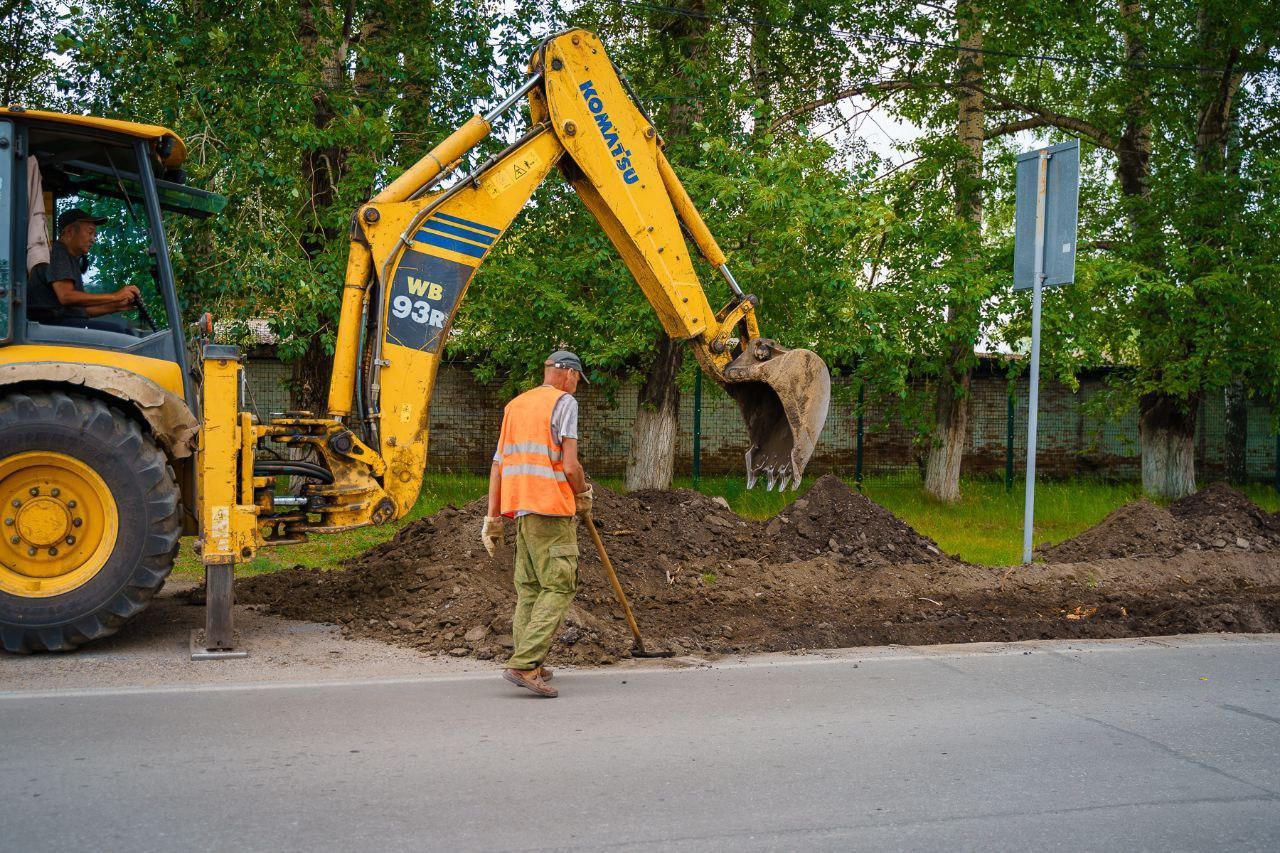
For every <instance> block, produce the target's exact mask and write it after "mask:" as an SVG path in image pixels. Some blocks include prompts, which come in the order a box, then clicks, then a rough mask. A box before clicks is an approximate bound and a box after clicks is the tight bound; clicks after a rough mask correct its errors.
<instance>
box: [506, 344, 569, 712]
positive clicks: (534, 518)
mask: <svg viewBox="0 0 1280 853" xmlns="http://www.w3.org/2000/svg"><path fill="white" fill-rule="evenodd" d="M579 380H582V381H584V382H585V381H587V378H586V375H585V373H584V371H583V367H582V360H581V359H579V358H578V357H577V356H576V355H574V354H573V353H571V352H567V351H565V350H558V351H556V352H553V353H552V354H551V355H550V356H548V357H547V360H546V362H544V364H543V370H542V384H541V385H539V386H538V387H537V388H534V389H532V390H529V391H526V392H524V393H523V394H521V395H520V396H518V397H516V398H515V399H514V400H512V401H511V402H510V403H508V404H507V407H506V409H505V410H504V411H503V414H502V430H501V432H500V433H499V435H498V450H497V453H495V454H494V457H493V465H492V466H491V467H490V470H489V512H488V515H487V516H486V517H485V520H484V527H483V529H482V530H481V540H482V541H483V542H484V547H485V550H486V551H488V552H489V556H490V557H492V556H493V555H494V553H495V552H496V551H497V549H498V547H499V546H500V545H501V544H502V534H503V526H504V523H505V520H506V519H508V518H510V519H514V521H515V525H516V562H515V586H516V609H515V615H514V616H513V617H512V619H511V635H512V641H513V643H514V646H513V648H512V650H511V657H510V659H509V660H508V661H507V668H506V670H505V671H503V673H502V677H503V678H505V679H506V680H507V681H510V682H511V683H512V684H514V685H516V686H517V687H523V688H524V689H526V690H530V691H532V692H533V693H536V694H537V695H539V696H545V697H548V698H553V697H555V696H558V695H559V692H558V691H557V690H556V689H555V688H554V687H552V686H550V685H549V684H547V681H548V680H550V678H551V670H549V669H547V668H546V667H545V666H543V665H542V662H543V660H544V659H545V658H546V656H547V652H548V651H550V649H551V643H552V641H553V640H554V639H555V637H556V632H557V631H559V630H560V625H561V623H563V622H564V617H565V614H566V613H568V611H569V605H570V604H572V603H573V596H574V594H575V593H577V591H578V517H579V516H582V517H585V516H588V515H590V513H591V499H592V491H591V487H590V486H588V485H587V475H586V473H585V472H584V471H583V470H582V464H581V463H580V462H579V461H578V401H577V400H576V399H575V398H574V396H573V392H574V391H576V390H577V388H578V381H579Z"/></svg>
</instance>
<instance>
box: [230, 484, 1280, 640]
mask: <svg viewBox="0 0 1280 853" xmlns="http://www.w3.org/2000/svg"><path fill="white" fill-rule="evenodd" d="M1156 509H1158V508H1155V507H1151V508H1150V510H1147V509H1139V510H1132V511H1131V513H1130V515H1131V516H1132V517H1131V518H1130V516H1128V515H1126V516H1121V517H1122V518H1128V519H1129V521H1128V522H1126V523H1128V524H1129V526H1130V527H1131V528H1132V529H1133V530H1134V531H1138V530H1141V528H1142V524H1143V523H1144V522H1143V518H1144V516H1142V515H1141V513H1144V512H1145V513H1147V515H1146V516H1145V518H1146V519H1147V521H1148V522H1149V521H1150V519H1151V518H1153V517H1155V516H1154V515H1153V514H1152V513H1151V510H1156ZM1196 511H1197V512H1200V510H1196ZM484 512H485V501H484V500H483V499H481V500H477V501H474V502H472V503H470V504H467V505H466V506H464V507H461V508H456V507H447V508H445V509H443V510H441V511H440V512H438V513H436V514H435V515H433V516H430V517H428V518H423V519H419V520H418V521H415V522H413V523H411V524H408V525H406V526H405V527H404V528H402V529H401V530H400V531H399V532H398V533H397V534H396V536H395V537H394V538H393V539H391V540H390V541H388V542H386V543H384V544H382V545H379V546H377V547H375V548H372V549H370V550H369V551H367V552H365V553H364V554H363V555H361V556H360V557H357V558H355V559H354V560H351V561H349V562H348V563H347V567H346V570H345V571H324V570H319V569H307V568H303V567H297V568H295V569H292V570H287V571H281V572H275V573H273V574H269V575H259V576H256V577H250V578H246V579H243V580H241V581H240V582H238V583H237V597H238V599H239V600H240V601H241V602H243V603H245V604H251V605H257V606H259V607H261V608H263V609H265V610H268V611H270V612H274V613H277V614H280V615H282V616H286V617H290V618H295V619H303V620H308V621H317V622H332V623H337V624H340V625H341V626H342V628H343V633H344V634H345V635H348V636H357V637H368V638H373V639H380V640H385V641H388V642H393V643H396V644H398V645H404V646H409V647H412V648H416V649H420V650H422V651H424V652H431V653H437V654H449V655H453V656H457V657H462V656H473V657H476V658H479V659H481V660H489V659H493V658H497V659H499V660H501V659H503V658H505V656H506V655H507V654H508V653H509V650H510V648H511V622H510V619H511V610H512V606H513V604H514V601H515V594H514V590H513V589H512V579H511V562H512V557H513V550H514V548H513V540H514V525H508V526H507V530H508V535H507V543H506V548H505V550H504V551H500V552H499V554H498V555H497V557H496V558H495V559H490V558H489V557H488V555H487V554H486V553H485V551H484V548H483V547H482V546H481V544H480V526H481V520H482V518H483V516H484ZM1161 512H1163V511H1161ZM1204 512H1205V514H1206V517H1216V516H1214V515H1213V513H1210V512H1208V511H1207V510H1206V511H1204ZM595 515H596V521H597V526H598V527H599V528H600V531H601V536H602V538H603V539H604V542H605V545H606V547H607V548H608V550H609V553H610V556H611V557H612V559H613V563H614V565H615V567H616V569H617V571H618V574H619V577H620V579H621V581H622V585H623V587H624V588H625V589H626V591H627V595H628V597H629V598H630V599H631V604H632V607H633V609H634V610H635V615H636V619H637V621H638V622H639V624H640V628H641V630H642V631H643V632H644V635H645V639H646V641H647V644H648V645H649V646H650V647H652V648H655V649H662V648H665V649H671V650H673V651H675V652H677V653H678V654H688V653H699V654H713V655H716V654H728V653H735V652H754V651H786V650H794V649H802V648H832V647H840V646H857V645H869V644H884V643H911V644H915V643H946V642H968V641H977V640H1014V639H1037V638H1050V637H1112V636H1141V635H1143V634H1151V633H1169V632H1170V631H1171V630H1178V631H1180V630H1275V629H1277V628H1280V555H1269V554H1255V553H1243V552H1241V551H1240V550H1239V549H1238V548H1237V549H1235V550H1233V549H1231V548H1226V549H1224V550H1223V551H1222V552H1214V553H1203V552H1196V553H1184V554H1181V555H1178V556H1175V557H1172V558H1152V559H1146V560H1143V559H1125V560H1097V561H1095V562H1092V563H1089V562H1083V563H1082V562H1075V563H1071V564H1052V565H1043V564H1040V565H1037V566H1034V567H1030V568H1022V569H1009V570H1007V571H1006V570H1001V569H993V568H987V567H982V566H971V565H967V564H964V563H961V562H958V561H955V560H952V559H950V558H948V557H946V556H945V555H943V554H941V552H940V550H939V549H938V547H937V545H936V544H935V543H933V542H931V541H930V540H929V539H927V538H925V537H923V536H921V535H920V534H918V533H916V532H915V531H914V530H912V529H911V528H910V527H908V526H907V525H905V524H904V523H903V522H901V521H900V520H898V519H897V518H895V517H894V516H893V515H892V514H891V513H889V512H887V511H886V510H884V509H882V508H880V507H878V506H876V505H875V504H873V503H871V502H870V501H868V500H867V499H866V498H864V497H863V496H862V495H859V494H857V493H856V492H853V491H851V490H849V489H848V488H847V487H846V486H844V484H843V483H841V482H840V481H839V480H836V479H835V478H823V479H822V480H819V481H818V482H817V483H815V484H814V486H813V488H812V489H811V490H810V491H809V493H808V494H806V495H805V496H804V497H803V498H801V499H800V500H798V501H796V502H795V503H794V504H793V505H792V506H791V507H790V508H788V509H787V510H786V512H784V513H782V514H780V515H779V516H777V517H775V518H774V519H772V520H770V522H769V523H768V524H761V523H758V522H754V521H749V520H747V519H744V518H741V517H739V516H738V515H736V514H735V513H733V512H732V511H730V510H729V509H728V507H727V506H726V505H725V504H724V503H723V502H722V501H721V500H720V499H716V498H707V497H705V496H703V495H701V494H698V493H696V492H691V491H682V490H675V491H664V492H638V493H633V494H618V493H614V492H610V491H609V490H607V489H604V488H602V487H600V486H597V487H596V512H595ZM1116 515H1120V513H1117V514H1113V517H1115V516H1116ZM784 519H785V520H784ZM1169 519H1173V516H1169ZM1255 521H1256V519H1255ZM1161 523H1162V524H1164V523H1165V522H1164V521H1162V522H1161ZM1177 523H1178V524H1186V522H1183V521H1181V520H1177ZM1106 524H1107V522H1104V523H1103V525H1100V528H1102V527H1105V526H1106ZM1120 526H1121V525H1120V523H1119V522H1115V523H1113V524H1112V527H1120ZM1095 530H1096V529H1095ZM1176 530H1177V527H1176V524H1174V525H1171V526H1170V535H1171V536H1173V534H1174V533H1175V532H1176ZM1081 538H1082V537H1077V539H1081ZM1255 538H1256V537H1255ZM1066 544H1067V543H1064V545H1063V546H1058V547H1059V548H1062V547H1065V545H1066ZM579 545H580V551H581V557H580V560H579V591H578V595H577V598H576V599H575V601H574V605H573V607H572V608H571V609H570V612H569V615H568V618H567V620H566V623H565V626H564V628H563V630H562V631H561V633H560V635H559V636H558V638H557V640H556V643H555V646H554V647H553V648H552V652H551V655H550V658H549V662H550V663H551V664H552V665H556V664H565V663H568V664H587V665H596V664H607V663H612V662H614V661H615V660H617V659H618V658H620V657H625V656H627V654H628V650H629V649H630V647H631V637H630V633H629V632H628V630H627V626H626V622H625V621H624V619H623V615H622V612H621V610H620V608H619V607H618V606H617V604H616V602H615V601H614V598H613V593H612V590H611V589H610V587H609V584H608V581H607V580H606V579H605V575H604V571H603V568H602V567H601V565H600V562H599V559H598V558H597V556H596V554H595V550H594V548H593V547H592V545H591V542H590V540H589V537H588V535H587V533H586V531H581V530H580V532H579ZM890 546H892V547H890ZM1082 547H1084V546H1082ZM1093 547H1099V546H1098V544H1097V543H1094V545H1093ZM1251 547H1252V546H1251ZM1111 550H1112V551H1119V550H1123V549H1122V548H1119V547H1113V548H1111Z"/></svg>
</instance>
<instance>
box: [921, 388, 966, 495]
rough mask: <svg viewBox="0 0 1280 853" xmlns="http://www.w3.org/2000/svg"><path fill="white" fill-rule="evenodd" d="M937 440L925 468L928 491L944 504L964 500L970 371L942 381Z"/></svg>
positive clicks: (939, 392)
mask: <svg viewBox="0 0 1280 853" xmlns="http://www.w3.org/2000/svg"><path fill="white" fill-rule="evenodd" d="M935 413H936V417H935V419H934V424H935V426H934V431H933V441H932V443H931V444H930V446H929V457H928V461H927V462H926V463H925V469H924V488H925V491H926V492H928V493H929V494H931V495H933V496H934V497H935V498H937V499H938V500H940V501H946V502H947V503H955V502H956V501H958V500H960V463H961V461H962V460H963V458H964V441H965V435H966V433H967V432H968V428H969V369H968V368H967V367H966V368H965V369H964V370H963V371H961V372H960V373H959V375H957V376H955V377H952V376H947V377H945V378H943V379H942V380H940V381H939V382H938V399H937V407H936V409H935Z"/></svg>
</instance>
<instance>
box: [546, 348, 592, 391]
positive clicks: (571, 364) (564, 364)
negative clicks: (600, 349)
mask: <svg viewBox="0 0 1280 853" xmlns="http://www.w3.org/2000/svg"><path fill="white" fill-rule="evenodd" d="M547 364H549V365H551V366H552V367H559V368H561V369H563V370H576V371H578V374H579V375H580V376H581V377H582V381H583V382H586V383H587V384H588V385H590V384H591V380H590V379H588V378H587V369H586V368H585V367H583V366H582V359H580V358H578V356H576V355H574V354H573V353H571V352H569V351H568V350H566V349H558V350H556V351H555V352H553V353H551V355H549V356H547Z"/></svg>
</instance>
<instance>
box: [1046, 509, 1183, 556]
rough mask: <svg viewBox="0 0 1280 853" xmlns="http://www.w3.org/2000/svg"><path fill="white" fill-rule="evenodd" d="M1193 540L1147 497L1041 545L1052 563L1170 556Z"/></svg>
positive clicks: (1169, 513)
mask: <svg viewBox="0 0 1280 853" xmlns="http://www.w3.org/2000/svg"><path fill="white" fill-rule="evenodd" d="M1193 544H1194V537H1193V536H1192V534H1191V532H1190V531H1189V530H1188V529H1187V528H1186V527H1185V526H1184V525H1183V524H1182V522H1181V521H1179V520H1178V519H1177V518H1175V517H1174V515H1173V513H1171V512H1170V511H1169V510H1167V509H1165V508H1164V507H1162V506H1156V505H1155V504H1153V503H1151V502H1150V501H1147V500H1139V501H1135V502H1134V503H1131V504H1125V505H1124V506H1122V507H1120V508H1119V509H1117V510H1115V511H1114V512H1112V513H1111V514H1110V515H1108V516H1107V517H1106V518H1104V519H1103V520H1102V521H1101V522H1099V523H1098V524H1096V525H1094V526H1093V527H1090V528H1089V529H1088V530H1086V531H1084V532H1083V533H1081V534H1080V535H1079V536H1076V537H1074V538H1072V539H1068V540H1066V541H1065V542H1061V543H1059V544H1057V545H1051V546H1049V547H1047V548H1043V549H1041V550H1040V551H1039V552H1038V553H1039V556H1041V557H1043V558H1044V559H1045V560H1047V561H1048V562H1051V563H1075V562H1080V561H1082V560H1103V559H1107V558H1111V557H1172V556H1173V555H1174V554H1180V553H1182V552H1183V551H1185V550H1187V549H1188V548H1190V547H1192V546H1193Z"/></svg>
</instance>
